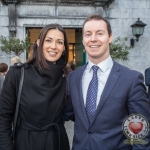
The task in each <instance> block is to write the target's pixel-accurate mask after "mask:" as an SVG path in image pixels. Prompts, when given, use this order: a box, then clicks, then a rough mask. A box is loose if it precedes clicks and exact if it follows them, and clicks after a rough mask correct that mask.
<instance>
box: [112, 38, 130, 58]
mask: <svg viewBox="0 0 150 150" xmlns="http://www.w3.org/2000/svg"><path fill="white" fill-rule="evenodd" d="M127 40H128V38H127V37H125V38H120V37H118V38H116V39H115V40H114V41H113V42H112V43H111V44H110V55H111V57H112V58H113V59H121V60H128V54H129V50H130V49H131V47H130V46H127V45H126V41H127Z"/></svg>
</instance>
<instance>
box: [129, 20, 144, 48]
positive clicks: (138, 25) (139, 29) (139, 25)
mask: <svg viewBox="0 0 150 150" xmlns="http://www.w3.org/2000/svg"><path fill="white" fill-rule="evenodd" d="M145 26H146V24H145V23H143V22H142V21H140V18H138V20H137V21H136V22H135V23H134V24H132V25H131V27H132V34H133V35H134V36H135V37H136V39H131V41H130V42H131V46H132V47H134V41H135V40H136V41H137V42H138V41H139V37H140V36H141V35H143V32H144V27H145Z"/></svg>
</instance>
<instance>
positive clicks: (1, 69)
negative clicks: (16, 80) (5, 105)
mask: <svg viewBox="0 0 150 150" xmlns="http://www.w3.org/2000/svg"><path fill="white" fill-rule="evenodd" d="M7 70H8V65H7V64H6V63H0V94H1V89H2V86H3V82H4V79H5V74H6V72H7Z"/></svg>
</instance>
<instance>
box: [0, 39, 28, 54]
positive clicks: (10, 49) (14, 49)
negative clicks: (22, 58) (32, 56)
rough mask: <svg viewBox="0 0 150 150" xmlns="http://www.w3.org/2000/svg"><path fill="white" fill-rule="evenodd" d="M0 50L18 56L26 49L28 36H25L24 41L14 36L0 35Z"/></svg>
mask: <svg viewBox="0 0 150 150" xmlns="http://www.w3.org/2000/svg"><path fill="white" fill-rule="evenodd" d="M0 43H1V45H0V50H1V51H2V52H4V53H6V54H7V55H10V54H11V55H12V54H14V55H16V56H19V55H20V54H21V53H23V52H24V51H25V50H28V49H29V47H30V46H31V44H30V43H29V40H28V37H26V38H25V40H24V41H21V40H20V39H18V38H16V37H9V38H6V37H4V36H1V37H0Z"/></svg>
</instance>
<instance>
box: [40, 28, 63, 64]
mask: <svg viewBox="0 0 150 150" xmlns="http://www.w3.org/2000/svg"><path fill="white" fill-rule="evenodd" d="M64 50H65V46H64V35H63V33H62V32H61V31H59V30H57V29H51V30H49V31H48V32H47V34H46V36H45V39H44V43H43V54H44V57H45V59H46V60H47V61H50V62H53V63H56V61H57V60H58V59H59V58H60V57H61V55H62V53H63V51H64Z"/></svg>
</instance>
